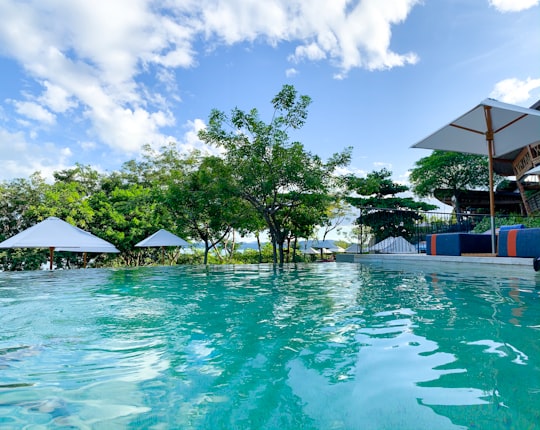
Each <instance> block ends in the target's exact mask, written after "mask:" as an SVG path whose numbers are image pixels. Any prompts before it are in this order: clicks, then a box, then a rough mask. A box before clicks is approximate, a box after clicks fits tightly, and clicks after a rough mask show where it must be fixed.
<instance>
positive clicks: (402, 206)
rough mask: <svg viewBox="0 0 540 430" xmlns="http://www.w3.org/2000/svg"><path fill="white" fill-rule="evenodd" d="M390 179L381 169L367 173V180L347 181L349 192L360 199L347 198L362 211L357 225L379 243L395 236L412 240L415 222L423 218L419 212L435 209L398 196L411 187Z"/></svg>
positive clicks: (385, 170)
mask: <svg viewBox="0 0 540 430" xmlns="http://www.w3.org/2000/svg"><path fill="white" fill-rule="evenodd" d="M391 176H392V172H390V171H388V170H387V169H382V170H380V171H374V172H371V173H368V175H367V176H366V177H365V178H358V177H355V176H350V177H348V178H347V184H348V187H349V189H350V190H351V191H353V192H355V193H356V194H358V195H359V196H360V197H350V198H348V199H347V200H348V201H349V203H351V204H352V205H353V206H356V207H358V208H359V209H360V217H359V218H358V219H357V223H358V224H359V225H364V226H367V227H369V229H370V232H371V233H372V234H373V235H374V236H375V240H376V241H380V240H383V239H386V238H387V237H392V236H393V237H397V236H403V237H404V238H406V239H409V238H410V237H412V235H413V234H414V232H415V226H416V221H418V220H419V219H421V216H420V215H419V214H418V211H419V210H424V211H426V210H432V209H435V208H436V206H434V205H430V204H428V203H424V202H417V201H414V200H413V199H412V198H410V197H398V196H396V194H399V193H403V192H405V191H407V190H408V187H407V186H405V185H401V184H398V183H395V182H393V181H392V179H391Z"/></svg>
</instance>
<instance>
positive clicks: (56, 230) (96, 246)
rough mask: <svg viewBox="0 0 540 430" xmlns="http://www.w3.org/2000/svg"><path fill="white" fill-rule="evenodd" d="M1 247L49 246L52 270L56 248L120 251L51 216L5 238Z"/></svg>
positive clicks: (75, 250)
mask: <svg viewBox="0 0 540 430" xmlns="http://www.w3.org/2000/svg"><path fill="white" fill-rule="evenodd" d="M0 248H49V251H50V257H49V258H50V270H52V268H53V253H54V250H55V249H56V250H59V251H60V250H61V251H72V252H99V253H101V252H120V251H119V250H118V249H116V247H115V246H114V245H113V244H112V243H109V242H107V241H106V240H103V239H101V238H99V237H97V236H94V235H93V234H92V233H89V232H87V231H85V230H82V229H80V228H79V227H75V226H73V225H71V224H69V223H67V222H65V221H62V220H61V219H60V218H56V217H49V218H47V219H45V220H43V221H41V222H40V223H37V224H36V225H33V226H32V227H30V228H27V229H26V230H24V231H21V232H20V233H18V234H16V235H15V236H12V237H10V238H9V239H6V240H4V241H3V242H2V243H0Z"/></svg>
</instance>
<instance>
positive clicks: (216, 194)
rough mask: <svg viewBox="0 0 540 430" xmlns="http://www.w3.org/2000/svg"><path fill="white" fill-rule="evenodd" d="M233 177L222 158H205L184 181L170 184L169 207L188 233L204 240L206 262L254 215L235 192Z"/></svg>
mask: <svg viewBox="0 0 540 430" xmlns="http://www.w3.org/2000/svg"><path fill="white" fill-rule="evenodd" d="M231 179H232V176H231V171H230V169H229V168H228V166H226V165H225V164H224V162H223V160H222V159H220V158H218V157H206V158H203V159H202V161H201V163H200V165H199V166H198V167H197V168H196V169H194V170H191V171H189V172H186V173H185V177H184V178H183V180H182V181H175V182H173V183H170V184H169V186H168V190H167V195H166V197H165V201H166V203H167V206H168V208H169V210H170V211H171V213H172V214H173V215H174V217H175V218H176V219H177V221H178V222H179V223H181V224H182V225H183V228H184V231H186V233H187V235H188V236H189V237H190V238H193V239H196V240H201V241H202V242H203V243H204V247H205V249H204V264H207V263H208V253H209V251H210V250H211V249H212V248H215V249H217V246H218V245H219V244H221V243H223V241H224V240H225V238H226V237H227V236H228V235H229V234H231V233H232V232H233V230H234V229H235V228H238V229H242V228H243V227H244V225H245V224H244V222H248V220H249V216H250V214H251V211H250V208H249V207H247V205H246V203H245V202H244V201H243V200H241V199H239V198H238V197H237V195H236V193H235V192H234V187H233V185H232V183H231ZM218 255H220V254H219V253H218Z"/></svg>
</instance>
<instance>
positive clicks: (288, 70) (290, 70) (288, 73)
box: [285, 67, 299, 78]
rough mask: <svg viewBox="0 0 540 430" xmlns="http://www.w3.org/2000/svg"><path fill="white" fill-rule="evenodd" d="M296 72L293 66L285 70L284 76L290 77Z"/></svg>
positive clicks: (296, 73)
mask: <svg viewBox="0 0 540 430" xmlns="http://www.w3.org/2000/svg"><path fill="white" fill-rule="evenodd" d="M298 73H299V72H298V70H296V69H295V68H294V67H291V68H290V69H287V70H285V76H287V77H288V78H292V77H293V76H296V75H298Z"/></svg>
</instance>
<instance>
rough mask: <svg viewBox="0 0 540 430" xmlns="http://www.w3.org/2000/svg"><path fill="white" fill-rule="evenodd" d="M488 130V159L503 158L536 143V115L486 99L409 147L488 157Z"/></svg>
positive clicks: (539, 124) (539, 128)
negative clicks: (490, 131)
mask: <svg viewBox="0 0 540 430" xmlns="http://www.w3.org/2000/svg"><path fill="white" fill-rule="evenodd" d="M488 111H489V112H490V113H489V116H490V118H491V120H490V121H491V127H490V126H489V124H488V114H487V112H488ZM490 129H491V130H492V132H493V153H492V154H491V155H492V156H493V157H494V158H504V157H505V155H507V154H510V153H512V152H514V151H516V150H517V149H521V148H524V147H525V146H527V145H530V144H533V143H537V142H540V111H537V110H535V109H528V108H524V107H520V106H515V105H511V104H508V103H502V102H499V101H497V100H493V99H486V100H484V101H483V102H481V103H480V104H478V105H477V106H475V107H474V108H473V109H471V110H470V111H468V112H466V113H465V114H463V115H461V116H460V117H459V118H457V119H455V120H454V121H452V122H450V123H449V124H447V125H445V126H444V127H442V128H441V129H439V130H437V131H436V132H435V133H433V134H431V135H430V136H428V137H426V138H425V139H422V140H421V141H420V142H418V143H416V144H414V145H413V146H412V147H413V148H424V149H438V150H441V151H453V152H464V153H469V154H478V155H490V154H489V145H488V140H489V137H490V136H489V130H490Z"/></svg>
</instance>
